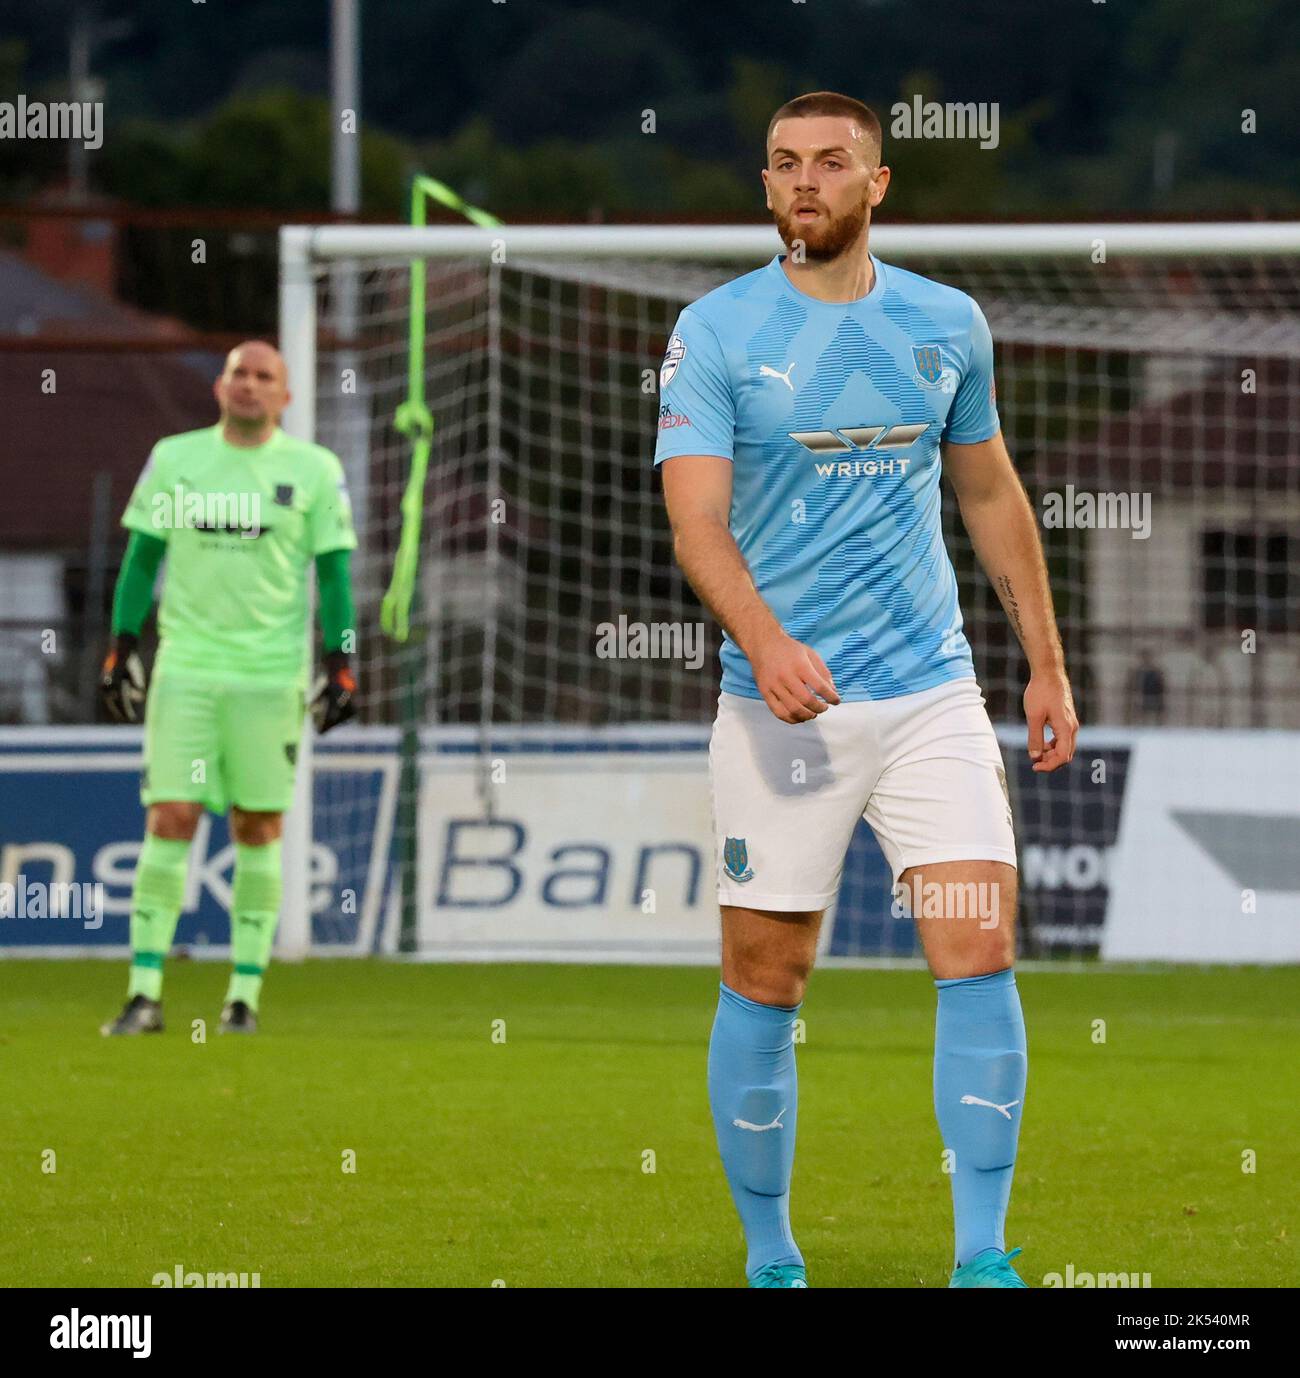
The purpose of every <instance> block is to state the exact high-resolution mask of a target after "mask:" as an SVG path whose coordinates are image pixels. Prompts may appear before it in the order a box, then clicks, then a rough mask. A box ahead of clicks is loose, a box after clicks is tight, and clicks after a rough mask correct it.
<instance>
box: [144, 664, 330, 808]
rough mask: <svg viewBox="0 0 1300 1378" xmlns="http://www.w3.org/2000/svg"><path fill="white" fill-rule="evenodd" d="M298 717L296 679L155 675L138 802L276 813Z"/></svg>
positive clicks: (289, 770) (289, 774)
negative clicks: (184, 802)
mask: <svg viewBox="0 0 1300 1378" xmlns="http://www.w3.org/2000/svg"><path fill="white" fill-rule="evenodd" d="M304 713H305V699H304V694H303V687H302V685H301V683H299V682H298V681H296V680H290V681H283V680H276V681H264V680H248V679H244V680H238V679H222V680H216V679H204V678H200V677H198V676H192V675H188V674H177V673H175V672H174V671H166V670H164V671H162V672H161V673H158V674H156V675H155V676H154V679H153V683H152V684H151V685H150V686H149V697H148V700H147V701H146V704H145V717H144V774H143V776H142V777H141V780H140V801H141V803H143V804H144V805H146V807H147V806H148V805H149V804H157V803H166V802H170V801H172V800H189V801H192V802H194V803H199V804H203V805H204V806H205V807H207V808H209V809H211V810H212V811H213V813H225V812H226V810H227V809H228V808H229V807H230V806H231V805H232V804H233V805H235V807H236V808H240V809H247V810H249V811H251V812H255V813H283V812H284V811H285V810H286V809H288V807H289V805H290V804H291V803H292V802H293V778H294V772H295V769H296V766H297V761H298V741H299V737H300V736H301V733H302V724H303V716H304Z"/></svg>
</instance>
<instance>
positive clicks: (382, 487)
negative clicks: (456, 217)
mask: <svg viewBox="0 0 1300 1378" xmlns="http://www.w3.org/2000/svg"><path fill="white" fill-rule="evenodd" d="M781 247H782V246H781V243H780V240H779V239H778V237H777V235H776V232H775V230H774V229H772V228H770V227H765V226H692V227H658V226H592V225H580V226H519V227H508V226H502V227H495V228H479V227H476V226H464V227H461V226H455V227H429V228H410V227H402V226H391V227H390V226H364V225H349V226H341V225H340V226H323V227H305V226H286V227H284V228H283V229H282V230H281V234H280V343H281V349H282V351H283V353H284V355H285V359H286V361H287V364H288V368H289V375H290V380H291V386H292V389H293V400H292V402H291V404H290V407H289V409H288V411H287V412H286V414H285V417H284V422H283V424H284V426H285V428H286V430H288V431H290V432H291V433H293V434H295V435H300V436H303V437H307V438H311V439H315V440H317V441H319V442H320V443H321V444H324V445H327V446H329V447H330V448H333V449H336V450H339V451H344V450H346V451H347V452H348V454H349V456H351V458H350V459H349V461H348V463H349V479H350V482H351V483H352V486H353V487H354V489H357V488H358V487H359V488H360V490H361V491H362V492H363V494H364V501H363V502H361V503H359V504H358V511H359V529H358V540H359V548H358V551H357V554H356V557H355V561H354V583H355V587H356V594H357V615H358V622H359V629H358V630H359V634H360V642H361V644H360V650H359V655H358V658H357V659H358V665H359V680H360V689H361V703H362V713H361V721H360V722H359V724H357V725H356V726H355V727H353V726H349V727H347V728H344V729H340V730H339V731H338V732H336V733H332V734H330V736H329V737H327V738H324V739H320V740H313V739H312V737H311V734H310V733H305V734H304V741H303V745H302V753H301V757H300V771H299V789H298V796H297V799H296V802H295V806H294V809H293V810H292V812H291V814H290V816H289V819H288V820H287V827H286V839H285V840H286V845H285V906H284V910H283V916H282V920H281V928H280V936H279V951H280V953H281V955H282V956H287V957H296V956H302V955H305V954H306V953H308V952H312V953H317V952H348V953H365V952H370V951H375V950H388V951H392V950H398V949H403V950H409V951H414V952H416V953H422V954H425V955H433V956H441V957H449V958H455V957H469V956H482V955H495V956H500V955H515V956H534V955H536V956H546V957H551V958H559V959H566V958H567V959H574V958H583V957H587V958H591V957H597V956H599V957H616V958H624V959H627V960H657V959H662V960H697V959H698V960H703V959H705V956H706V955H707V954H709V953H711V952H712V950H713V947H712V938H711V936H710V933H711V930H710V929H709V928H708V925H709V923H710V922H711V919H710V918H709V917H708V915H709V913H710V911H711V906H712V904H713V900H712V884H711V876H712V871H711V866H712V862H711V860H710V859H709V857H708V856H707V849H708V847H709V845H710V844H709V838H708V836H707V835H706V836H704V837H696V843H698V844H699V846H700V847H702V848H703V849H704V850H703V851H701V852H699V853H696V852H694V851H692V845H693V844H691V843H690V842H689V841H688V837H689V836H693V835H694V834H695V833H698V832H699V831H701V829H703V830H704V831H705V833H706V834H707V828H708V825H707V813H706V814H705V815H704V816H703V821H702V822H701V816H700V813H699V809H700V804H699V799H700V794H699V782H700V770H701V768H702V760H703V756H702V752H703V746H704V744H705V743H706V741H707V730H708V724H709V722H710V721H711V718H712V711H713V705H714V702H715V699H716V685H717V664H716V651H717V645H718V634H717V630H716V628H714V627H713V625H712V622H711V619H709V618H708V617H707V615H706V614H704V613H702V611H701V609H700V608H699V606H698V603H697V602H696V600H695V599H694V596H693V594H692V593H691V590H690V589H689V587H688V586H687V585H686V584H685V582H684V580H683V579H682V577H681V575H680V573H679V572H678V571H677V569H676V566H675V564H674V562H673V559H672V552H671V542H670V539H669V535H668V530H667V522H666V518H665V516H664V513H663V508H662V499H661V496H660V494H659V492H658V489H657V479H656V476H655V475H654V473H653V470H652V458H653V449H654V437H655V433H656V423H657V415H656V414H657V411H658V399H657V387H658V382H657V378H658V367H659V363H660V359H661V356H662V352H663V348H664V345H665V342H666V340H667V336H668V333H669V332H670V330H671V328H672V324H673V321H674V320H675V318H676V315H677V313H678V312H679V311H680V310H681V308H682V307H683V306H685V305H687V304H688V303H689V302H691V301H692V300H694V299H696V298H697V297H699V296H701V295H702V294H703V293H705V292H707V291H709V290H710V289H711V288H713V287H715V286H717V285H719V284H721V283H722V282H724V281H726V280H728V279H729V278H732V277H735V276H737V275H739V274H741V273H744V272H747V271H749V270H750V269H752V268H755V267H757V266H760V265H761V264H763V263H764V262H766V261H768V260H769V259H770V258H771V257H772V256H773V255H774V254H775V253H777V252H779V251H780V250H781ZM871 247H872V251H873V253H875V254H876V255H877V256H878V257H879V258H881V259H882V260H884V261H885V262H886V263H889V264H896V265H898V266H900V267H902V268H906V269H911V270H914V271H917V272H920V273H922V274H924V275H926V276H928V277H933V278H936V279H938V280H939V281H943V282H948V283H951V284H952V285H954V286H956V287H959V288H961V289H963V290H965V291H967V292H969V293H970V294H971V295H972V296H974V297H975V298H976V300H978V301H979V303H980V305H981V307H982V308H983V309H984V312H985V314H986V316H987V317H988V320H989V323H990V326H991V328H992V332H993V337H994V342H995V348H996V352H997V357H996V367H997V387H998V404H999V410H1000V414H1001V417H1002V422H1003V429H1004V432H1005V434H1006V437H1007V441H1008V446H1009V448H1010V450H1011V453H1012V456H1013V458H1014V459H1015V461H1016V463H1017V467H1018V469H1019V470H1020V472H1021V475H1022V478H1023V480H1024V482H1025V485H1026V488H1027V491H1028V493H1029V496H1030V499H1031V502H1032V503H1033V504H1034V507H1035V510H1036V511H1038V512H1039V514H1040V516H1041V518H1042V523H1043V538H1044V547H1045V551H1046V554H1047V558H1048V562H1049V566H1050V568H1051V574H1052V582H1053V589H1054V593H1055V598H1056V604H1057V610H1058V618H1059V620H1060V623H1061V627H1062V634H1063V637H1064V640H1065V644H1066V651H1067V660H1068V664H1069V668H1070V671H1071V675H1072V679H1073V681H1074V683H1075V686H1076V693H1077V697H1078V698H1079V701H1080V709H1081V717H1082V718H1083V721H1084V722H1085V724H1087V725H1088V726H1087V734H1085V736H1084V738H1083V742H1084V743H1085V745H1087V744H1088V743H1091V744H1092V747H1093V752H1094V755H1095V757H1096V759H1098V760H1101V761H1103V762H1104V763H1105V764H1106V765H1109V767H1110V769H1111V774H1110V777H1109V785H1108V786H1107V788H1105V789H1099V788H1098V787H1097V785H1096V784H1095V782H1094V781H1093V780H1092V779H1091V777H1090V776H1089V775H1088V774H1087V773H1086V772H1083V771H1080V770H1075V771H1074V773H1073V774H1071V775H1070V776H1069V778H1068V779H1065V778H1061V779H1056V780H1054V781H1051V782H1047V781H1045V780H1043V779H1042V778H1041V777H1034V778H1032V779H1031V778H1021V776H1020V773H1019V771H1018V769H1017V768H1016V767H1015V764H1014V763H1015V759H1016V753H1017V751H1019V752H1020V754H1021V755H1023V751H1022V750H1021V748H1022V742H1021V737H1022V735H1023V725H1022V723H1021V720H1020V706H1019V697H1020V693H1021V691H1022V690H1023V681H1024V667H1023V664H1022V661H1021V657H1020V652H1019V648H1018V646H1017V645H1016V644H1015V641H1014V638H1013V637H1012V635H1011V633H1010V630H1009V628H1008V627H1007V625H1006V622H1005V618H1004V617H1003V615H1002V612H1001V609H1000V606H999V605H998V602H997V599H996V597H995V595H994V594H993V592H992V590H991V589H990V588H989V587H988V586H987V583H986V582H985V581H984V579H983V576H982V574H981V573H980V572H979V571H978V569H977V566H976V564H975V561H974V557H973V552H972V551H971V550H970V547H969V543H968V542H967V541H966V539H965V536H964V533H963V532H962V530H961V527H960V523H959V521H957V519H956V515H955V512H953V511H951V510H947V509H948V508H949V507H950V506H951V504H949V503H948V499H947V495H945V509H946V510H945V523H946V528H945V529H946V534H947V537H948V542H949V548H950V550H951V552H952V554H953V558H954V563H955V565H956V568H957V572H958V579H959V583H960V588H961V599H962V608H963V613H964V616H965V621H966V629H967V634H968V636H969V639H970V640H971V643H972V647H973V650H974V653H975V660H976V670H977V673H978V675H979V678H980V683H981V685H982V687H983V689H984V691H985V695H986V698H987V699H988V702H989V707H990V712H991V714H992V716H993V718H994V721H995V722H996V723H998V724H999V731H1000V734H1001V735H1002V736H1003V740H1004V745H1005V748H1006V751H1007V756H1008V763H1009V775H1010V777H1011V780H1010V784H1011V790H1012V795H1013V804H1014V805H1015V807H1016V813H1017V824H1018V830H1019V833H1020V840H1021V845H1022V850H1023V855H1022V885H1023V887H1024V889H1025V897H1026V898H1025V905H1026V908H1025V914H1026V923H1025V926H1024V934H1025V939H1026V942H1027V943H1028V944H1029V945H1030V948H1029V950H1030V951H1031V953H1032V954H1034V955H1044V956H1052V955H1068V956H1079V955H1093V954H1095V953H1097V952H1098V951H1099V950H1100V949H1101V947H1102V938H1101V932H1102V923H1103V918H1104V914H1105V910H1106V904H1107V898H1106V894H1107V884H1108V880H1107V875H1108V868H1109V866H1110V862H1111V853H1112V851H1113V850H1114V849H1115V848H1116V847H1117V846H1118V845H1119V841H1118V832H1119V827H1120V814H1121V811H1122V808H1123V798H1122V795H1123V779H1124V774H1125V770H1126V769H1127V764H1128V763H1129V761H1130V759H1131V757H1132V756H1133V753H1134V752H1135V751H1136V750H1137V746H1136V744H1137V742H1138V741H1139V739H1140V738H1142V739H1143V740H1145V738H1143V734H1151V733H1160V732H1167V731H1172V730H1180V731H1182V730H1187V731H1193V732H1217V733H1228V732H1240V731H1248V732H1249V731H1256V730H1259V729H1296V728H1300V688H1298V687H1297V686H1300V575H1297V574H1296V573H1295V570H1296V568H1297V567H1298V566H1300V542H1298V541H1297V538H1296V536H1295V534H1294V533H1295V532H1296V530H1297V529H1300V460H1298V459H1297V455H1298V454H1300V225H1297V224H1271V223H1243V224H1188V225H1180V224H1148V225H1090V224H1068V225H952V226H937V225H919V226H894V225H888V224H883V225H880V226H877V227H873V230H872V236H871ZM413 263H418V264H419V265H420V267H419V269H418V271H419V272H421V273H422V274H423V277H424V281H425V287H426V308H425V315H424V319H423V320H422V321H420V322H417V323H416V325H417V327H418V328H419V329H420V330H421V331H422V333H423V339H424V341H425V369H424V375H423V376H424V386H425V391H426V394H427V401H428V406H429V409H430V411H431V412H432V414H433V417H434V422H435V431H434V438H433V457H432V460H431V463H430V467H429V474H428V481H427V484H426V487H425V493H424V503H423V533H422V541H421V551H420V572H419V577H418V583H417V592H416V600H415V604H414V607H413V610H412V636H411V638H410V640H409V641H408V642H406V643H404V644H402V645H398V644H396V643H393V642H389V641H386V640H385V639H384V638H383V637H382V635H381V633H380V631H379V618H378V605H379V600H380V598H381V597H382V594H383V592H384V589H385V587H386V585H387V581H388V577H389V574H390V572H391V568H392V560H393V555H394V552H395V549H396V544H397V535H398V531H399V529H400V522H401V517H400V512H399V506H398V504H399V500H400V497H401V494H402V491H403V488H404V485H405V482H406V475H407V466H408V465H409V459H410V445H409V442H408V440H407V438H406V437H405V436H404V435H403V434H401V433H400V432H399V431H398V430H397V429H396V428H395V426H394V424H393V418H394V414H395V412H396V410H397V407H398V406H399V405H400V403H401V402H402V401H403V399H404V397H405V395H406V388H407V349H408V341H409V332H410V327H411V324H412V323H411V320H410V309H409V303H410V275H411V272H412V271H413V269H412V264H413ZM345 280H346V281H348V282H350V283H351V287H350V288H349V290H348V291H346V292H345V291H342V290H340V288H339V285H338V284H339V283H340V282H341V281H345ZM629 626H640V627H649V628H662V629H673V628H677V629H683V628H690V627H700V628H702V629H703V633H704V637H705V644H704V654H703V655H702V656H698V657H694V658H691V657H688V656H685V655H683V654H681V653H680V647H678V652H677V653H675V654H665V655H660V656H657V657H656V656H646V655H639V654H636V653H635V652H629V651H627V645H628V641H627V638H626V636H622V637H621V639H620V636H621V634H620V633H618V632H617V629H619V628H624V629H625V628H627V627H629ZM610 629H613V630H614V633H615V634H614V635H613V643H616V644H617V645H618V646H619V647H621V648H622V649H621V650H620V651H618V652H617V653H614V654H609V653H607V647H608V645H609V644H613V643H611V630H610ZM1245 631H1254V632H1256V633H1257V634H1258V635H1257V644H1256V645H1255V648H1254V649H1253V650H1252V652H1251V653H1250V654H1248V655H1244V654H1243V653H1242V634H1243V632H1245ZM665 635H667V631H665ZM602 647H605V648H606V649H604V650H603V649H602ZM696 661H698V663H695V662H696ZM1116 772H1118V776H1119V784H1118V786H1117V785H1116V784H1115V773H1116ZM1094 773H1095V771H1094ZM1102 773H1103V775H1104V774H1105V773H1106V772H1105V770H1104V769H1103V772H1102ZM645 896H649V897H650V898H649V900H647V899H646V898H645ZM647 904H649V905H650V906H651V907H650V909H648V910H647V909H646V905H647ZM656 905H658V907H657V908H656V907H655V906H656ZM687 911H689V918H686V917H683V916H684V915H685V914H687ZM714 912H715V911H714ZM827 928H828V936H827V942H828V944H830V948H829V950H830V952H831V954H832V955H839V956H841V957H880V956H907V955H909V954H910V953H911V952H912V951H913V948H912V938H911V936H910V925H907V924H905V923H904V922H902V921H901V920H899V919H897V918H896V917H895V916H892V915H891V914H890V913H889V910H888V904H887V900H885V901H882V896H881V894H880V890H879V867H878V865H877V864H876V861H875V859H874V857H873V856H872V855H871V854H870V849H869V844H868V842H866V841H864V842H863V843H862V845H861V846H857V844H856V843H855V850H854V851H853V852H852V853H851V856H850V864H849V866H848V867H847V868H846V874H845V880H844V888H843V890H842V892H841V897H840V904H839V909H838V912H837V916H836V920H835V923H834V924H833V925H830V924H828V925H827ZM832 929H833V936H831V933H830V930H832Z"/></svg>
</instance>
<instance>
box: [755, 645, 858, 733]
mask: <svg viewBox="0 0 1300 1378" xmlns="http://www.w3.org/2000/svg"><path fill="white" fill-rule="evenodd" d="M749 663H750V666H751V667H752V669H753V671H754V683H755V684H756V685H757V686H758V692H759V693H760V694H762V696H763V701H764V703H766V704H767V706H768V707H769V708H770V709H771V710H772V712H773V713H775V714H776V716H777V717H778V718H780V719H781V721H782V722H788V723H796V722H809V721H811V719H813V718H815V717H816V716H817V715H818V713H824V712H825V711H826V710H827V709H828V708H829V707H830V706H831V704H833V703H839V701H840V696H839V694H838V693H836V690H835V681H834V680H832V679H831V672H830V671H829V670H828V669H827V668H826V662H825V661H824V660H823V659H822V658H821V656H819V655H818V654H817V652H816V651H814V650H813V648H812V647H811V646H805V645H804V644H803V642H801V641H796V640H795V639H794V637H792V636H787V635H786V633H785V632H779V633H777V634H775V635H773V636H771V637H769V638H768V639H767V640H765V641H763V642H761V643H760V644H759V645H758V646H757V647H756V648H755V649H754V650H753V651H752V652H751V653H750V657H749Z"/></svg>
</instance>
